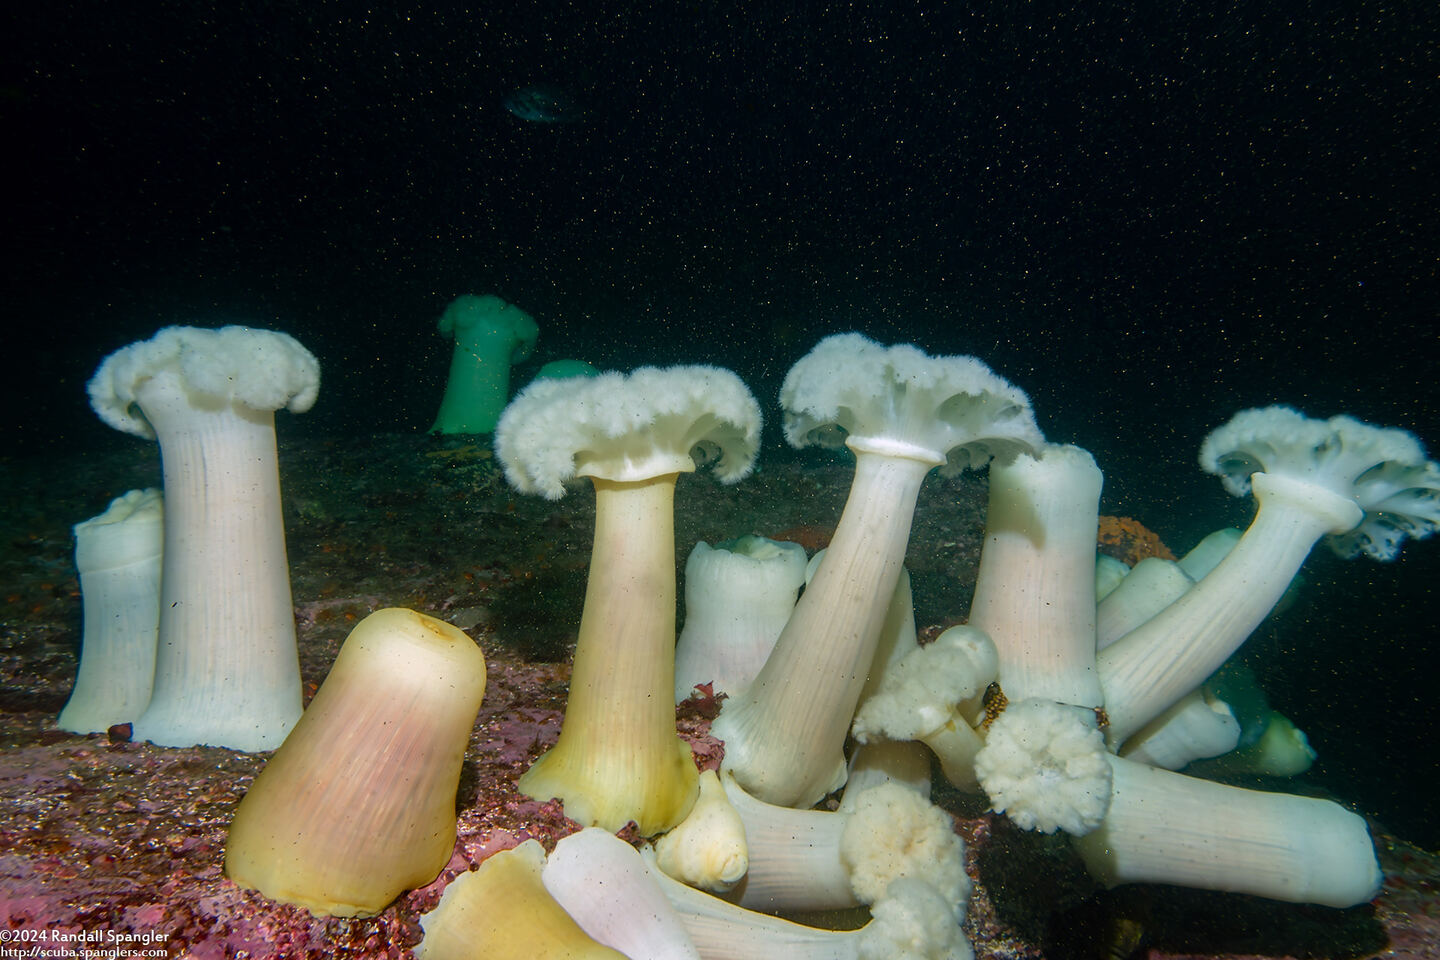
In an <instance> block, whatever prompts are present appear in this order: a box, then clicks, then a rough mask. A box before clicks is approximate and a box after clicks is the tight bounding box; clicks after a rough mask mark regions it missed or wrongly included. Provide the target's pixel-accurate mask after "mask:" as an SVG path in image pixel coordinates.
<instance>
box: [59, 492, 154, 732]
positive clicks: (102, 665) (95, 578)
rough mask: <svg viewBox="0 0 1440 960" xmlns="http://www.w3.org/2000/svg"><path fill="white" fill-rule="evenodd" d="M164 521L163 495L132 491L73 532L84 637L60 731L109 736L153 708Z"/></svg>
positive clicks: (62, 713) (112, 502)
mask: <svg viewBox="0 0 1440 960" xmlns="http://www.w3.org/2000/svg"><path fill="white" fill-rule="evenodd" d="M164 519H165V507H164V498H163V497H162V496H161V495H160V491H159V490H155V489H149V490H131V491H130V492H129V493H126V494H124V495H122V496H119V497H116V498H115V499H114V500H113V501H111V503H110V506H109V507H108V508H107V509H106V510H105V512H104V513H102V514H100V515H99V516H95V517H91V518H90V519H89V520H86V521H84V522H82V523H77V524H76V525H75V565H76V567H77V568H78V569H79V572H80V595H81V598H82V602H83V608H84V616H85V632H84V636H83V642H82V644H81V647H80V672H79V673H78V674H77V675H76V677H75V689H74V690H73V691H72V692H71V694H70V699H69V700H68V701H66V703H65V709H63V710H61V711H60V719H59V721H58V726H59V727H60V729H61V730H69V731H71V732H72V733H103V732H104V731H106V730H108V729H109V728H110V727H111V726H113V725H114V724H117V723H129V722H131V721H133V720H134V719H135V718H136V717H138V716H140V714H141V713H142V712H144V710H145V705H146V704H148V703H149V702H150V686H151V684H152V683H153V681H154V679H155V642H156V631H157V630H158V629H159V624H160V558H161V551H162V549H163V544H164Z"/></svg>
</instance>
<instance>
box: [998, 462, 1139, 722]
mask: <svg viewBox="0 0 1440 960" xmlns="http://www.w3.org/2000/svg"><path fill="white" fill-rule="evenodd" d="M1102 479H1103V478H1102V476H1101V474H1100V468H1099V467H1097V466H1095V460H1094V458H1093V457H1091V456H1090V454H1089V453H1087V452H1086V451H1084V450H1082V449H1080V448H1079V447H1073V446H1069V445H1065V444H1046V446H1045V447H1044V449H1043V450H1040V451H1038V452H1037V453H1036V454H1035V455H1034V456H1031V455H1029V454H1021V455H1020V456H1017V457H1016V458H1015V459H1014V460H1013V461H1012V462H1011V463H1008V464H996V465H995V466H994V467H992V468H991V469H990V495H989V505H988V508H987V512H986V516H985V546H984V548H983V549H982V551H981V553H980V571H979V573H978V574H977V575H976V579H975V598H974V600H973V601H971V604H970V626H972V627H975V628H976V629H979V630H983V631H985V633H987V634H988V635H989V636H990V639H991V640H993V641H994V642H995V649H996V650H997V651H998V652H999V655H1000V686H1001V688H1002V689H1004V691H1005V695H1006V696H1007V697H1009V698H1010V699H1012V700H1025V699H1029V698H1031V697H1044V698H1046V699H1049V700H1054V701H1056V702H1058V703H1071V704H1076V705H1077V706H1084V707H1098V706H1100V705H1101V703H1103V702H1104V694H1103V693H1101V691H1100V679H1099V677H1098V676H1097V675H1096V672H1095V539H1096V531H1097V529H1098V527H1099V522H1100V519H1099V518H1100V487H1101V483H1102ZM1127 579H1128V578H1127Z"/></svg>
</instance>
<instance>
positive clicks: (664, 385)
mask: <svg viewBox="0 0 1440 960" xmlns="http://www.w3.org/2000/svg"><path fill="white" fill-rule="evenodd" d="M759 441H760V407H759V405H758V404H757V403H756V402H755V398H754V397H752V396H751V395H750V391H749V390H747V389H746V388H745V385H744V384H743V383H741V382H740V380H739V378H738V377H736V376H735V375H734V374H733V373H730V372H729V371H728V370H721V369H719V368H717V367H700V366H691V367H668V368H665V369H657V368H653V367H646V368H643V369H640V370H636V371H635V372H634V373H631V374H630V375H629V376H626V375H624V374H619V373H607V374H601V375H600V376H598V377H594V378H592V379H579V378H570V379H565V380H538V381H536V382H534V383H532V384H531V385H530V386H528V387H526V388H525V389H524V390H523V391H521V393H520V395H519V396H517V397H516V398H515V400H514V401H513V402H512V403H511V404H510V406H509V407H507V408H506V410H505V413H504V415H502V416H501V418H500V423H499V425H498V426H497V427H496V429H495V452H496V453H497V454H498V455H499V457H500V461H501V463H502V464H503V465H504V468H505V475H506V477H508V478H509V480H510V482H511V483H512V484H513V485H514V486H515V487H516V488H517V489H519V490H522V491H525V492H527V493H539V494H542V495H544V496H547V497H551V498H554V497H560V496H563V495H564V493H565V484H566V481H568V480H570V479H572V478H575V477H589V478H590V480H591V481H592V482H593V483H594V486H595V539H594V545H593V548H592V552H591V557H590V575H589V581H588V583H587V585H586V589H585V609H584V612H583V613H582V614H581V617H580V631H579V636H578V638H577V640H576V645H575V666H574V670H573V671H572V674H571V681H570V698H569V702H568V703H567V704H566V708H565V721H564V724H563V725H562V727H561V730H560V740H559V742H558V743H556V745H555V746H554V747H553V748H552V749H551V750H550V752H548V753H546V754H545V755H544V756H542V757H541V758H540V759H539V760H537V761H536V762H535V765H534V766H532V767H531V768H530V770H529V771H527V772H526V773H525V775H524V776H522V777H521V778H520V781H519V786H520V789H521V790H522V791H524V792H525V793H526V794H527V795H529V796H531V797H534V798H536V799H539V800H548V799H550V798H552V797H558V798H560V799H561V800H562V801H563V802H564V804H565V813H566V815H567V816H569V817H570V818H572V819H574V820H576V821H578V822H580V823H582V824H585V825H589V826H602V827H604V828H605V829H607V830H611V831H616V830H619V829H621V828H622V827H624V826H625V824H626V823H627V822H628V821H631V820H633V821H635V823H636V826H637V827H638V828H639V830H640V833H641V835H642V836H652V835H654V834H656V833H661V832H663V831H665V830H669V829H670V828H671V827H673V826H675V825H676V824H677V823H679V822H680V821H681V820H683V819H684V817H685V815H686V813H688V812H689V809H690V806H691V804H692V803H694V801H695V797H696V794H697V785H696V771H695V765H694V763H693V762H692V761H691V757H690V749H689V747H688V746H687V745H686V744H685V743H684V742H683V741H682V740H681V739H680V738H679V737H678V736H677V735H676V733H675V711H674V706H675V700H674V688H675V509H674V501H675V481H676V478H677V476H678V475H679V474H680V473H688V472H690V471H692V470H694V469H695V468H696V466H697V464H696V462H695V458H696V457H700V458H701V459H702V460H703V461H704V462H705V463H707V464H711V465H713V466H714V468H715V470H716V472H717V474H718V476H719V478H720V479H721V480H722V481H727V482H733V481H736V480H739V479H740V478H742V477H744V476H745V475H746V474H747V473H749V471H750V468H751V466H752V464H753V463H754V458H755V452H756V449H757V448H758V446H759Z"/></svg>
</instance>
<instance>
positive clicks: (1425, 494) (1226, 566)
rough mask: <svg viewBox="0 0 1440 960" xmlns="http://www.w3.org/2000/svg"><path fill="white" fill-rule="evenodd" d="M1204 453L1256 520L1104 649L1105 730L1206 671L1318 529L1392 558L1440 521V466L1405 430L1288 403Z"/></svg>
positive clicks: (1152, 710) (1251, 621) (1219, 436)
mask: <svg viewBox="0 0 1440 960" xmlns="http://www.w3.org/2000/svg"><path fill="white" fill-rule="evenodd" d="M1200 463H1201V466H1203V467H1204V468H1205V469H1206V470H1207V471H1209V472H1211V473H1214V474H1217V475H1219V476H1220V478H1221V479H1222V481H1223V482H1224V484H1225V487H1226V489H1227V490H1229V491H1230V492H1231V493H1234V494H1238V495H1243V494H1245V493H1249V492H1252V491H1253V493H1254V494H1255V498H1256V500H1257V501H1258V503H1259V507H1258V509H1257V510H1256V513H1255V519H1254V521H1253V522H1252V523H1251V524H1250V526H1249V528H1248V529H1247V530H1246V531H1245V533H1244V535H1243V536H1241V537H1240V540H1239V541H1238V542H1237V543H1236V544H1235V546H1234V547H1233V548H1232V549H1231V550H1230V552H1229V553H1227V554H1226V555H1225V556H1224V559H1222V560H1220V562H1219V563H1218V564H1216V566H1215V568H1214V569H1213V570H1211V571H1210V572H1209V573H1208V574H1206V575H1205V576H1204V577H1203V578H1202V579H1201V580H1200V581H1199V582H1198V583H1197V584H1196V585H1195V586H1194V587H1193V588H1192V589H1190V590H1189V591H1188V592H1186V593H1185V595H1184V596H1182V597H1180V599H1178V600H1176V601H1175V602H1174V603H1172V604H1171V605H1170V606H1169V607H1167V608H1166V609H1165V610H1163V611H1161V612H1160V613H1159V614H1157V615H1156V616H1154V617H1153V618H1151V619H1150V620H1149V621H1148V622H1146V623H1144V624H1143V625H1141V626H1139V627H1137V628H1135V629H1134V630H1132V631H1130V632H1129V634H1128V635H1126V636H1125V637H1124V638H1122V639H1121V640H1120V641H1119V642H1117V643H1115V644H1113V645H1112V646H1110V647H1107V648H1106V649H1104V650H1102V651H1101V652H1100V655H1099V657H1098V666H1099V668H1100V680H1101V684H1102V686H1103V687H1104V688H1105V707H1106V711H1107V713H1108V714H1109V717H1110V729H1109V732H1108V734H1107V736H1108V737H1109V739H1110V741H1111V742H1112V743H1114V744H1120V743H1123V742H1124V740H1125V738H1126V737H1129V736H1130V735H1132V734H1133V733H1135V732H1136V731H1138V730H1139V729H1140V728H1141V727H1143V726H1144V725H1145V724H1147V723H1149V722H1150V720H1152V719H1153V718H1154V717H1155V716H1157V715H1158V714H1159V713H1160V712H1161V711H1163V710H1164V709H1165V708H1167V707H1168V706H1170V705H1171V704H1172V703H1174V702H1175V701H1176V700H1178V699H1180V698H1181V697H1182V696H1184V695H1185V694H1187V693H1189V692H1190V691H1191V690H1193V689H1194V688H1195V687H1197V686H1199V685H1200V684H1201V683H1202V682H1204V680H1205V678H1206V677H1208V676H1209V675H1210V674H1211V673H1213V672H1214V671H1215V670H1216V669H1217V668H1218V667H1219V666H1220V665H1221V664H1222V663H1224V662H1225V660H1226V659H1227V658H1228V657H1229V656H1230V655H1231V654H1232V653H1234V652H1235V650H1236V648H1238V647H1239V646H1240V644H1241V643H1243V642H1244V641H1245V638H1246V637H1248V636H1249V635H1250V633H1251V631H1253V630H1254V629H1255V627H1256V626H1257V625H1259V623H1260V621H1261V620H1263V619H1264V618H1265V617H1266V615H1268V614H1269V612H1270V610H1271V609H1272V608H1273V607H1274V606H1275V603H1276V601H1278V600H1279V599H1280V597H1281V596H1282V595H1283V594H1284V592H1285V590H1286V588H1287V587H1288V586H1289V585H1290V581H1291V580H1292V579H1293V578H1294V576H1295V573H1296V572H1297V571H1298V570H1299V569H1300V566H1301V564H1303V563H1304V562H1305V558H1306V557H1307V556H1308V555H1309V553H1310V550H1311V548H1312V547H1313V546H1314V545H1315V543H1316V541H1318V540H1319V539H1320V538H1321V537H1324V536H1327V535H1328V536H1330V537H1332V538H1338V539H1335V540H1334V541H1333V542H1334V544H1335V545H1336V547H1337V548H1338V549H1339V551H1340V552H1341V553H1342V554H1353V553H1356V552H1362V551H1363V552H1366V553H1369V554H1370V555H1371V556H1373V557H1375V558H1376V559H1380V560H1387V559H1390V558H1392V557H1393V556H1394V555H1395V553H1396V551H1397V550H1398V549H1399V544H1400V541H1401V540H1403V539H1404V537H1405V536H1416V537H1423V536H1428V535H1429V534H1431V533H1433V532H1434V531H1435V530H1436V529H1440V467H1437V466H1436V465H1435V464H1434V463H1431V462H1429V461H1427V460H1426V459H1425V451H1424V449H1423V448H1422V447H1421V445H1420V442H1419V441H1418V440H1416V439H1415V438H1414V437H1413V436H1411V435H1410V434H1408V433H1406V432H1405V431H1403V430H1395V429H1387V428H1382V427H1375V426H1371V425H1369V424H1365V423H1361V422H1360V421H1358V420H1355V419H1354V418H1352V417H1344V416H1340V417H1331V418H1330V419H1329V420H1313V419H1310V418H1308V417H1305V416H1303V415H1302V414H1300V413H1298V412H1297V411H1295V410H1292V409H1290V408H1289V407H1280V406H1276V407H1265V408H1263V409H1256V410H1245V411H1243V412H1241V413H1239V414H1236V416H1235V417H1234V418H1233V419H1231V420H1230V421H1229V422H1228V423H1226V424H1225V425H1223V426H1221V427H1219V428H1217V429H1216V430H1215V431H1213V432H1212V433H1211V434H1210V435H1209V436H1208V437H1206V438H1205V442H1204V444H1203V445H1202V447H1201V453H1200Z"/></svg>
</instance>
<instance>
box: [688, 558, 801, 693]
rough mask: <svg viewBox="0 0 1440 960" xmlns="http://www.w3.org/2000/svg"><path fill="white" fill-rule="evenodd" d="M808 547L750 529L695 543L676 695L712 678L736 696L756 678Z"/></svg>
mask: <svg viewBox="0 0 1440 960" xmlns="http://www.w3.org/2000/svg"><path fill="white" fill-rule="evenodd" d="M805 564H806V559H805V548H804V547H802V546H800V544H798V543H782V542H779V541H775V540H769V539H766V538H765V537H757V536H745V537H740V538H739V539H737V540H732V541H729V542H728V543H719V544H716V545H715V546H714V547H712V546H710V545H709V544H708V543H706V542H705V541H703V540H702V541H700V542H699V543H697V544H695V548H694V549H693V550H691V551H690V557H689V559H688V560H686V561H685V626H684V628H683V629H682V630H681V631H680V639H679V640H677V641H676V645H675V701H676V702H677V703H678V702H680V701H681V700H684V699H685V698H686V697H688V696H690V694H691V693H692V692H693V691H694V689H695V687H696V686H698V685H700V684H703V683H708V684H710V685H711V690H712V692H714V693H716V694H720V693H725V694H729V695H730V696H734V695H735V694H737V693H739V692H740V691H741V690H744V689H745V688H746V687H748V686H749V685H750V681H752V680H754V679H755V675H756V674H757V673H759V672H760V668H761V667H763V666H764V665H765V658H766V657H768V656H769V655H770V651H771V650H773V649H774V648H775V639H776V638H777V637H779V636H780V631H782V630H784V629H785V621H787V620H789V619H790V614H791V612H792V611H793V610H794V609H795V596H796V594H798V593H799V592H800V587H801V586H803V585H804V583H805Z"/></svg>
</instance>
